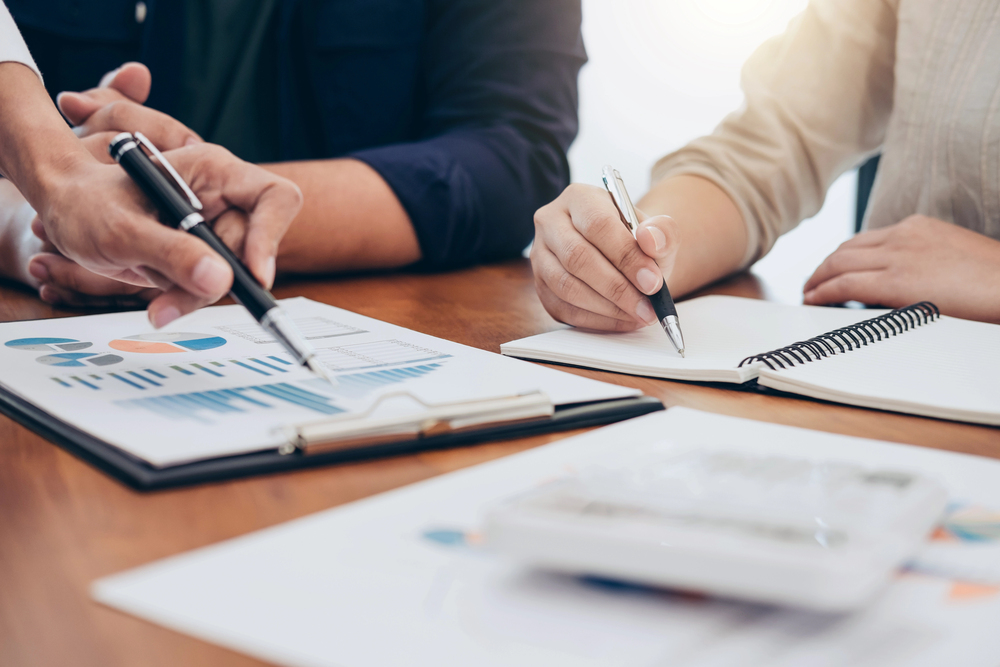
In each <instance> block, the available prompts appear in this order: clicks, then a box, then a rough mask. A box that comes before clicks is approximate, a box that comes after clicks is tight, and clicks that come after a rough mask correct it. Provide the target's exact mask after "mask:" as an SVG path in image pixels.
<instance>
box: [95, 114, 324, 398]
mask: <svg viewBox="0 0 1000 667" xmlns="http://www.w3.org/2000/svg"><path fill="white" fill-rule="evenodd" d="M143 147H145V148H146V149H147V150H149V152H150V153H151V154H152V156H153V157H155V158H156V159H157V161H158V162H159V163H160V165H161V166H162V167H163V170H165V171H166V174H164V172H163V171H162V170H160V169H159V168H158V167H157V166H156V165H155V164H154V163H153V160H152V159H151V158H150V156H149V155H146V151H144V150H142V149H143ZM108 153H110V154H111V157H113V158H114V159H115V161H116V162H117V163H118V164H120V165H121V166H122V168H124V169H125V171H126V172H127V173H128V175H129V176H131V177H132V180H133V181H135V183H136V185H138V186H139V189H140V190H142V191H143V193H145V195H146V196H147V197H149V199H150V200H151V201H152V202H153V204H154V205H155V206H156V208H157V210H158V211H159V212H160V221H161V222H163V223H164V224H166V225H169V226H170V227H174V228H175V229H180V230H183V231H185V232H188V233H189V234H194V235H195V236H197V237H198V238H200V239H201V240H202V241H204V242H205V243H207V244H208V246H209V247H210V248H212V250H214V251H215V252H217V253H219V254H220V255H222V257H223V259H225V260H226V262H227V263H228V264H229V266H231V267H232V269H233V287H232V291H231V292H230V295H231V296H232V297H233V298H234V299H236V300H237V301H238V302H239V303H241V304H242V305H243V307H244V308H246V309H247V310H248V311H250V314H251V315H252V316H253V318H254V319H255V320H257V322H259V323H260V325H261V326H262V327H263V328H264V329H265V330H266V331H268V332H269V333H270V334H271V335H272V336H274V337H275V339H276V340H278V341H279V342H280V343H281V344H282V345H284V346H285V349H286V350H288V351H289V352H290V353H291V355H292V357H293V358H294V359H295V360H296V361H297V362H298V363H299V364H301V365H302V366H305V367H306V368H308V369H309V370H311V371H312V372H313V373H315V374H316V375H318V376H319V377H321V378H323V379H325V380H327V381H329V382H331V383H335V381H334V380H333V378H332V377H331V376H330V375H328V374H327V372H326V369H325V368H323V366H322V365H321V364H320V363H319V360H318V359H317V358H316V352H315V350H313V348H312V346H311V345H310V344H309V343H308V342H307V341H306V339H305V338H304V337H303V336H302V334H301V333H299V331H298V329H297V328H296V327H295V324H294V323H293V322H292V320H291V318H289V317H288V315H287V313H285V311H284V310H282V309H281V307H280V306H279V305H278V303H277V302H276V301H275V300H274V297H273V296H271V293H270V292H268V291H267V290H266V289H264V287H263V286H262V285H261V284H260V282H258V280H257V279H256V278H255V277H254V275H253V274H252V273H250V269H248V268H247V267H246V265H245V264H244V263H243V262H242V261H241V260H240V258H239V257H237V256H236V255H235V254H234V253H233V251H232V250H230V249H229V247H228V246H227V245H226V244H225V243H223V242H222V240H221V239H220V238H219V237H218V236H216V234H215V232H214V231H213V230H212V227H211V226H209V224H208V223H207V222H205V218H203V217H202V215H201V213H200V211H201V209H202V205H201V202H200V201H198V197H196V196H195V194H194V192H192V191H191V188H190V187H189V186H188V184H187V183H185V182H184V179H182V178H181V177H180V175H179V174H178V173H177V171H176V170H175V169H174V168H173V167H172V166H171V165H170V163H169V162H167V159H166V158H165V157H163V154H162V153H160V151H158V150H157V149H156V146H154V145H153V143H152V142H151V141H149V139H147V138H146V137H144V136H143V135H142V134H141V133H139V132H136V133H135V134H134V135H133V134H132V133H130V132H122V133H121V134H119V135H118V136H116V137H115V138H114V139H112V140H111V144H110V145H109V146H108ZM167 175H169V176H170V178H169V179H168V178H167ZM171 179H172V181H173V182H171Z"/></svg>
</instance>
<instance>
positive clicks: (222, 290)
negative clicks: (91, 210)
mask: <svg viewBox="0 0 1000 667" xmlns="http://www.w3.org/2000/svg"><path fill="white" fill-rule="evenodd" d="M143 231H144V232H145V233H144V238H143V239H142V243H135V244H134V245H133V246H132V250H133V252H132V253H131V254H132V257H131V258H130V259H131V261H130V262H129V263H130V264H135V265H139V266H143V267H147V269H152V270H153V271H155V272H156V273H158V274H160V275H162V276H163V277H164V278H166V280H167V281H169V282H170V283H172V284H173V285H174V286H175V289H174V290H173V291H174V292H177V291H178V290H179V291H183V292H185V293H187V294H188V295H190V297H192V298H188V299H181V300H177V301H174V303H173V305H175V306H176V307H177V308H178V312H177V313H176V314H175V315H174V317H171V318H169V319H174V318H176V317H178V316H180V315H184V314H186V313H187V312H190V311H191V310H194V309H195V308H196V307H198V306H199V305H205V304H208V303H213V302H215V301H218V300H219V299H221V298H222V297H223V296H225V295H226V293H227V292H229V289H230V288H231V287H232V284H233V271H232V269H231V268H230V267H229V264H227V263H226V261H225V260H224V259H223V258H222V257H220V256H219V254H218V253H216V252H215V251H214V250H212V249H211V248H209V247H208V246H207V245H206V244H205V243H204V242H203V241H202V240H200V239H198V238H196V237H194V236H192V235H190V234H187V233H185V232H182V231H178V230H176V229H171V228H169V227H164V226H161V225H156V226H155V227H154V226H152V225H151V226H148V227H146V226H144V228H143ZM168 301H172V299H169V300H168ZM159 305H166V304H165V303H163V304H159ZM152 310H153V311H155V310H157V309H156V308H153V309H152ZM156 314H157V313H155V312H151V313H150V315H151V319H152V320H153V322H154V323H155V324H157V325H160V326H162V324H163V323H165V322H164V319H168V318H159V317H153V316H154V315H156Z"/></svg>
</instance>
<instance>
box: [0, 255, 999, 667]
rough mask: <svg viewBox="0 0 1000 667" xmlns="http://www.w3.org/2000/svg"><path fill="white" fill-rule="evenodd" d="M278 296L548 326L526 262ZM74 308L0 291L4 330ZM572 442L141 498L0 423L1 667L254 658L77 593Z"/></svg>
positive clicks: (971, 434) (685, 390)
mask: <svg viewBox="0 0 1000 667" xmlns="http://www.w3.org/2000/svg"><path fill="white" fill-rule="evenodd" d="M707 291H708V292H712V293H720V294H734V295H740V296H748V297H757V298H768V289H767V286H766V285H764V284H762V283H761V282H760V281H759V280H758V279H757V278H755V277H754V276H753V275H752V274H743V275H741V276H737V277H736V278H733V279H731V280H729V281H727V282H724V283H722V284H719V285H715V286H713V287H712V288H710V289H709V290H707ZM275 292H276V294H277V296H279V297H289V296H296V295H303V296H307V297H309V298H312V299H316V300H317V301H322V302H325V303H329V304H332V305H334V306H339V307H341V308H346V309H348V310H352V311H355V312H358V313H361V314H363V315H368V316H371V317H376V318H379V319H382V320H385V321H387V322H391V323H393V324H398V325H401V326H405V327H409V328H411V329H415V330H417V331H421V332H423V333H426V334H431V335H433V336H440V337H442V338H447V339H449V340H453V341H457V342H459V343H464V344H466V345H472V346H475V347H479V348H482V349H485V350H489V351H491V352H499V351H500V344H501V343H503V342H506V341H508V340H513V339H515V338H520V337H523V336H527V335H530V334H534V333H540V332H543V331H549V330H552V329H555V328H558V327H560V326H561V325H560V324H558V323H556V322H554V321H553V320H552V319H551V318H549V316H548V315H547V314H546V313H545V311H544V309H543V308H542V306H541V304H540V303H539V302H538V300H537V299H536V298H535V292H534V288H533V285H532V278H531V269H530V266H529V265H528V263H527V262H526V261H514V262H508V263H503V264H497V265H492V266H486V267H480V268H475V269H469V270H466V271H459V272H453V273H446V274H436V275H418V274H391V275H376V276H364V277H352V278H339V279H331V280H309V281H285V282H284V283H283V284H280V285H279V287H278V288H277V289H276V290H275ZM77 314H81V313H80V312H70V311H63V310H56V309H52V308H50V307H49V306H47V305H45V304H44V303H42V302H40V301H38V300H37V299H36V298H35V297H34V295H32V294H30V293H28V292H25V291H20V290H17V289H15V288H11V287H2V286H0V320H2V321H10V320H25V319H38V318H47V317H63V316H69V315H77ZM563 370H565V371H566V372H568V373H575V374H578V375H583V376H587V377H592V378H596V379H599V380H604V381H607V382H614V383H618V384H622V385H627V386H631V387H638V388H639V389H642V390H643V391H644V392H646V393H647V394H650V395H653V396H656V397H657V398H659V399H660V400H662V401H663V403H664V404H665V405H667V406H673V405H685V406H688V407H692V408H698V409H701V410H707V411H711V412H717V413H723V414H729V415H736V416H740V417H749V418H753V419H758V420H765V421H771V422H776V423H782V424H790V425H794V426H804V427H808V428H813V429H818V430H822V431H830V432H834V433H844V434H848V435H857V436H865V437H871V438H879V439H883V440H891V441H895V442H903V443H909V444H913V445H920V446H925V447H935V448H940V449H948V450H952V451H958V452H967V453H971V454H979V455H982V456H989V457H994V458H1000V430H998V429H992V428H984V427H977V426H971V425H968V424H958V423H953V422H945V421H938V420H933V419H922V418H917V417H907V416H903V415H896V414H889V413H884V412H877V411H872V410H863V409H857V408H849V407H843V406H836V405H829V404H823V403H819V402H813V401H807V400H799V399H793V398H779V397H774V396H763V395H758V394H749V393H743V392H738V391H732V390H726V389H719V388H714V387H706V386H701V385H695V384H687V383H679V382H668V381H663V380H652V379H647V378H638V377H630V376H623V375H615V374H612V373H604V372H598V371H588V370H582V369H573V368H565V369H563ZM0 372H2V371H0ZM571 434H572V433H561V434H557V435H549V436H542V437H534V438H526V439H521V440H515V441H509V442H502V443H491V444H483V445H478V446H474V447H466V448H462V449H455V450H449V451H443V452H433V453H426V454H419V455H413V456H405V457H398V458H391V459H384V460H379V461H371V462H366V463H358V464H351V465H343V466H338V467H331V468H323V469H316V470H307V471H302V472H294V473H289V474H279V475H270V476H264V477H257V478H252V479H246V480H238V481H232V482H225V483H218V484H209V485H204V486H200V487H195V488H187V489H181V490H173V491H164V492H156V493H148V494H141V493H137V492H135V491H132V490H130V489H128V488H126V487H125V486H122V485H121V484H120V483H118V482H116V481H114V480H113V479H112V478H110V477H107V476H106V475H104V474H102V473H101V472H99V471H97V470H96V469H94V468H92V467H91V466H89V465H87V464H85V463H83V462H82V461H80V460H78V459H76V458H75V457H73V456H72V455H70V454H67V453H66V452H65V451H63V450H62V449H60V448H59V447H56V446H54V445H52V444H51V443H49V442H47V441H45V440H44V439H42V438H40V437H38V436H36V435H35V434H33V433H32V432H30V431H28V430H26V429H24V428H23V427H21V426H19V425H17V424H15V423H14V422H12V421H11V420H9V419H7V418H5V417H0V665H3V666H5V667H8V666H14V665H18V666H20V665H45V666H49V665H95V666H96V665H100V666H102V667H109V666H113V665H256V664H260V663H259V662H257V661H255V660H252V659H250V658H247V657H245V656H242V655H239V654H236V653H233V652H230V651H228V650H225V649H222V648H219V647H216V646H213V645H210V644H206V643H203V642H201V641H199V640H196V639H192V638H189V637H187V636H184V635H180V634H177V633H174V632H172V631H169V630H165V629H163V628H160V627H158V626H155V625H152V624H149V623H146V622H144V621H140V620H137V619H135V618H132V617H130V616H127V615H125V614H122V613H119V612H117V611H113V610H111V609H108V608H105V607H102V606H101V605H98V604H96V603H94V602H92V601H91V600H90V598H89V596H88V588H89V586H90V584H91V582H92V581H94V580H95V579H97V578H99V577H102V576H104V575H108V574H112V573H115V572H119V571H121V570H124V569H127V568H131V567H134V566H137V565H141V564H144V563H148V562H150V561H152V560H155V559H158V558H163V557H165V556H170V555H173V554H177V553H180V552H183V551H187V550H189V549H193V548H196V547H201V546H204V545H208V544H212V543H215V542H218V541H220V540H224V539H227V538H231V537H236V536H238V535H243V534H245V533H248V532H250V531H253V530H258V529H260V528H265V527H267V526H271V525H274V524H277V523H280V522H283V521H288V520H290V519H294V518H296V517H300V516H303V515H305V514H309V513H312V512H316V511H318V510H323V509H326V508H329V507H333V506H336V505H340V504H343V503H347V502H351V501H353V500H357V499H360V498H364V497H366V496H370V495H372V494H375V493H380V492H382V491H387V490H389V489H394V488H396V487H399V486H402V485H404V484H409V483H412V482H416V481H418V480H422V479H426V478H428V477H433V476H434V475H439V474H441V473H444V472H448V471H451V470H456V469H459V468H463V467H466V466H470V465H474V464H476V463H480V462H483V461H488V460H491V459H495V458H498V457H500V456H506V455H508V454H512V453H515V452H519V451H522V450H525V449H528V448H531V447H537V446H538V445H542V444H545V443H547V442H551V441H553V440H557V439H560V438H563V437H566V436H568V435H571Z"/></svg>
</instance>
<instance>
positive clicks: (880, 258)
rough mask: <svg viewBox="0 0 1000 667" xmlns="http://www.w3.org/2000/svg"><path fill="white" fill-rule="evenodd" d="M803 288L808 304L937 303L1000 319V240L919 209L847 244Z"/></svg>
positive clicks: (968, 315) (951, 311)
mask: <svg viewBox="0 0 1000 667" xmlns="http://www.w3.org/2000/svg"><path fill="white" fill-rule="evenodd" d="M804 291H805V299H804V300H805V302H806V303H807V304H815V305H821V304H829V303H843V302H845V301H860V302H862V303H867V304H874V305H881V306H888V307H890V308H899V307H902V306H906V305H909V304H911V303H915V302H917V301H932V302H934V303H935V304H936V305H937V306H938V307H939V308H940V309H941V311H942V312H943V313H945V314H947V315H952V316H955V317H961V318H963V319H969V320H980V321H983V322H996V323H1000V241H996V240H994V239H991V238H989V237H987V236H983V235H982V234H977V233H976V232H973V231H971V230H968V229H965V228H964V227H958V226H957V225H952V224H949V223H947V222H942V221H941V220H935V219H934V218H928V217H925V216H922V215H913V216H910V217H909V218H906V219H905V220H903V221H902V222H899V223H897V224H895V225H892V226H891V227H886V228H884V229H879V230H876V231H871V232H864V233H861V234H858V235H857V236H855V237H854V238H852V239H850V240H849V241H846V242H844V243H843V244H841V246H840V247H839V248H838V249H837V250H836V251H835V252H834V253H833V254H832V255H830V256H829V257H827V258H826V260H825V261H824V262H823V263H822V264H821V265H820V267H819V268H818V269H816V272H815V273H813V275H812V277H811V278H809V281H808V282H807V283H806V285H805V288H804Z"/></svg>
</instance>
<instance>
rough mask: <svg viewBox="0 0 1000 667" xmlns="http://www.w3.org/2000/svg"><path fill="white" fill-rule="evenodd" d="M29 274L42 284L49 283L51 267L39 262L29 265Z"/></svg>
mask: <svg viewBox="0 0 1000 667" xmlns="http://www.w3.org/2000/svg"><path fill="white" fill-rule="evenodd" d="M28 273H30V274H31V277H32V278H34V279H35V280H37V281H38V282H40V283H47V282H49V267H47V266H45V264H44V263H42V262H40V261H38V260H35V261H34V262H29V263H28Z"/></svg>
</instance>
